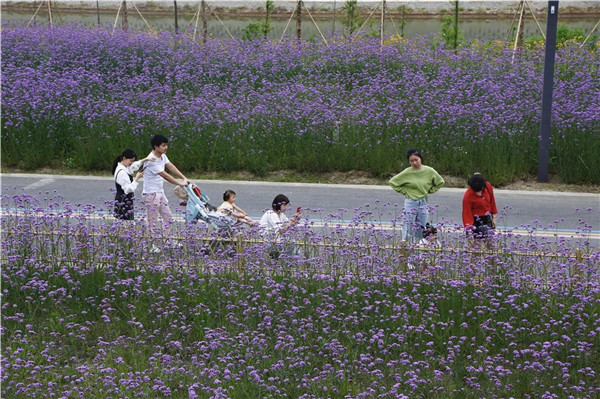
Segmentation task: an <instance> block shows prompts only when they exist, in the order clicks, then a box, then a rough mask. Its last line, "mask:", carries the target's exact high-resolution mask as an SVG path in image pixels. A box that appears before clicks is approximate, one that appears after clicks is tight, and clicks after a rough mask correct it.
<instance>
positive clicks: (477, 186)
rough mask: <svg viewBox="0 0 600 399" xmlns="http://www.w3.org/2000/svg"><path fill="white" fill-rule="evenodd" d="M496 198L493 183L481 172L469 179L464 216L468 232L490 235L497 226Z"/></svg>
mask: <svg viewBox="0 0 600 399" xmlns="http://www.w3.org/2000/svg"><path fill="white" fill-rule="evenodd" d="M497 213H498V209H497V208H496V199H495V198H494V189H493V188H492V185H491V184H490V183H488V182H486V181H485V178H484V177H483V176H482V175H480V174H479V173H475V174H474V175H473V176H471V178H470V179H469V188H468V189H467V192H466V193H465V195H464V196H463V210H462V218H463V224H464V226H465V229H466V230H467V232H472V233H473V235H474V236H475V237H477V238H482V237H485V236H487V235H488V233H489V230H490V229H495V228H496V214H497Z"/></svg>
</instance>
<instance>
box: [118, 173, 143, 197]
mask: <svg viewBox="0 0 600 399" xmlns="http://www.w3.org/2000/svg"><path fill="white" fill-rule="evenodd" d="M138 175H139V173H138ZM136 177H137V176H136ZM115 181H116V182H117V184H118V185H119V186H121V188H122V189H123V191H124V192H125V194H131V193H133V192H134V191H135V190H136V189H137V186H138V182H137V180H133V181H129V175H128V174H127V171H125V169H119V170H117V173H116V174H115Z"/></svg>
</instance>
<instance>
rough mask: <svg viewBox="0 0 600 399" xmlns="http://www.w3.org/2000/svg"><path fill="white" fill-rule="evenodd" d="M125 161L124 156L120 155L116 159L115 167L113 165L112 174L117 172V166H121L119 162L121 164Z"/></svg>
mask: <svg viewBox="0 0 600 399" xmlns="http://www.w3.org/2000/svg"><path fill="white" fill-rule="evenodd" d="M122 160H123V155H122V154H121V155H119V156H118V157H116V158H115V160H114V162H113V165H112V172H111V173H112V174H113V175H114V174H115V170H117V166H118V165H119V162H121V161H122Z"/></svg>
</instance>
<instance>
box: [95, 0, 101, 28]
mask: <svg viewBox="0 0 600 399" xmlns="http://www.w3.org/2000/svg"><path fill="white" fill-rule="evenodd" d="M96 16H97V17H98V26H100V3H99V1H98V0H96Z"/></svg>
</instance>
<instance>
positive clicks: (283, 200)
mask: <svg viewBox="0 0 600 399" xmlns="http://www.w3.org/2000/svg"><path fill="white" fill-rule="evenodd" d="M289 203H290V199H289V198H288V197H286V196H285V195H283V194H278V195H277V197H275V198H274V199H273V203H272V204H271V206H272V207H273V210H274V211H275V212H279V211H280V210H281V205H282V204H289Z"/></svg>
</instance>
